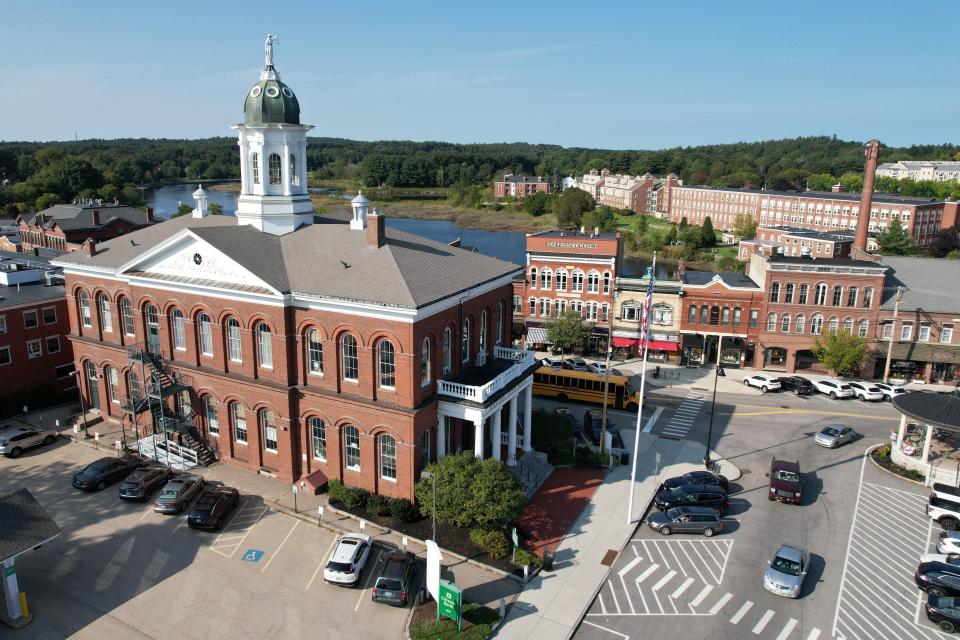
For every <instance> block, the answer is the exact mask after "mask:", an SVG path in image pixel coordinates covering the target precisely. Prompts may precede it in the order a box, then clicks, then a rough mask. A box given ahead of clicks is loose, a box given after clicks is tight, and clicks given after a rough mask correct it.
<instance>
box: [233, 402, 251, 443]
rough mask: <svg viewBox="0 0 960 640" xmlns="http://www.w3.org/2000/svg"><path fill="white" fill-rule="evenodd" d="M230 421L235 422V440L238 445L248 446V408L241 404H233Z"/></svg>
mask: <svg viewBox="0 0 960 640" xmlns="http://www.w3.org/2000/svg"><path fill="white" fill-rule="evenodd" d="M230 419H231V420H233V439H234V440H235V441H236V442H237V443H238V444H247V410H246V408H245V407H244V406H243V405H242V404H240V403H239V402H231V403H230Z"/></svg>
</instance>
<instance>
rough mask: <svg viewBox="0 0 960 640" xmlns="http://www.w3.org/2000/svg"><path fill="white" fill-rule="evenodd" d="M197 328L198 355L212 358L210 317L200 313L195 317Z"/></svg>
mask: <svg viewBox="0 0 960 640" xmlns="http://www.w3.org/2000/svg"><path fill="white" fill-rule="evenodd" d="M131 320H132V319H131ZM197 327H198V331H199V333H200V353H202V354H203V355H205V356H212V355H213V328H212V327H211V325H210V316H208V315H207V314H205V313H201V314H200V315H199V316H197Z"/></svg>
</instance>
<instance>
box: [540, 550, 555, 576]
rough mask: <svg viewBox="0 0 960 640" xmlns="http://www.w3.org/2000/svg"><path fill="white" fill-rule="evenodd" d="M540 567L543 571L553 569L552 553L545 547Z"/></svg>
mask: <svg viewBox="0 0 960 640" xmlns="http://www.w3.org/2000/svg"><path fill="white" fill-rule="evenodd" d="M542 568H543V570H544V571H553V554H552V553H550V551H549V550H548V549H547V548H546V547H544V548H543V565H542Z"/></svg>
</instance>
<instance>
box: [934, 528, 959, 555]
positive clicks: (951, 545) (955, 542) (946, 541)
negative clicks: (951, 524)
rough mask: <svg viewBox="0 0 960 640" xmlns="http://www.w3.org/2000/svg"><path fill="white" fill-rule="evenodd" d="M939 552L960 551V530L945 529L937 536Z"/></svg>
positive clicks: (947, 553) (950, 552)
mask: <svg viewBox="0 0 960 640" xmlns="http://www.w3.org/2000/svg"><path fill="white" fill-rule="evenodd" d="M937 553H943V554H946V555H950V554H952V553H960V531H944V532H943V533H941V534H940V536H939V537H938V538H937Z"/></svg>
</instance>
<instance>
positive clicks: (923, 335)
mask: <svg viewBox="0 0 960 640" xmlns="http://www.w3.org/2000/svg"><path fill="white" fill-rule="evenodd" d="M917 340H919V341H920V342H929V341H930V325H929V324H927V323H926V322H922V323H920V328H919V329H918V330H917Z"/></svg>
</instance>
